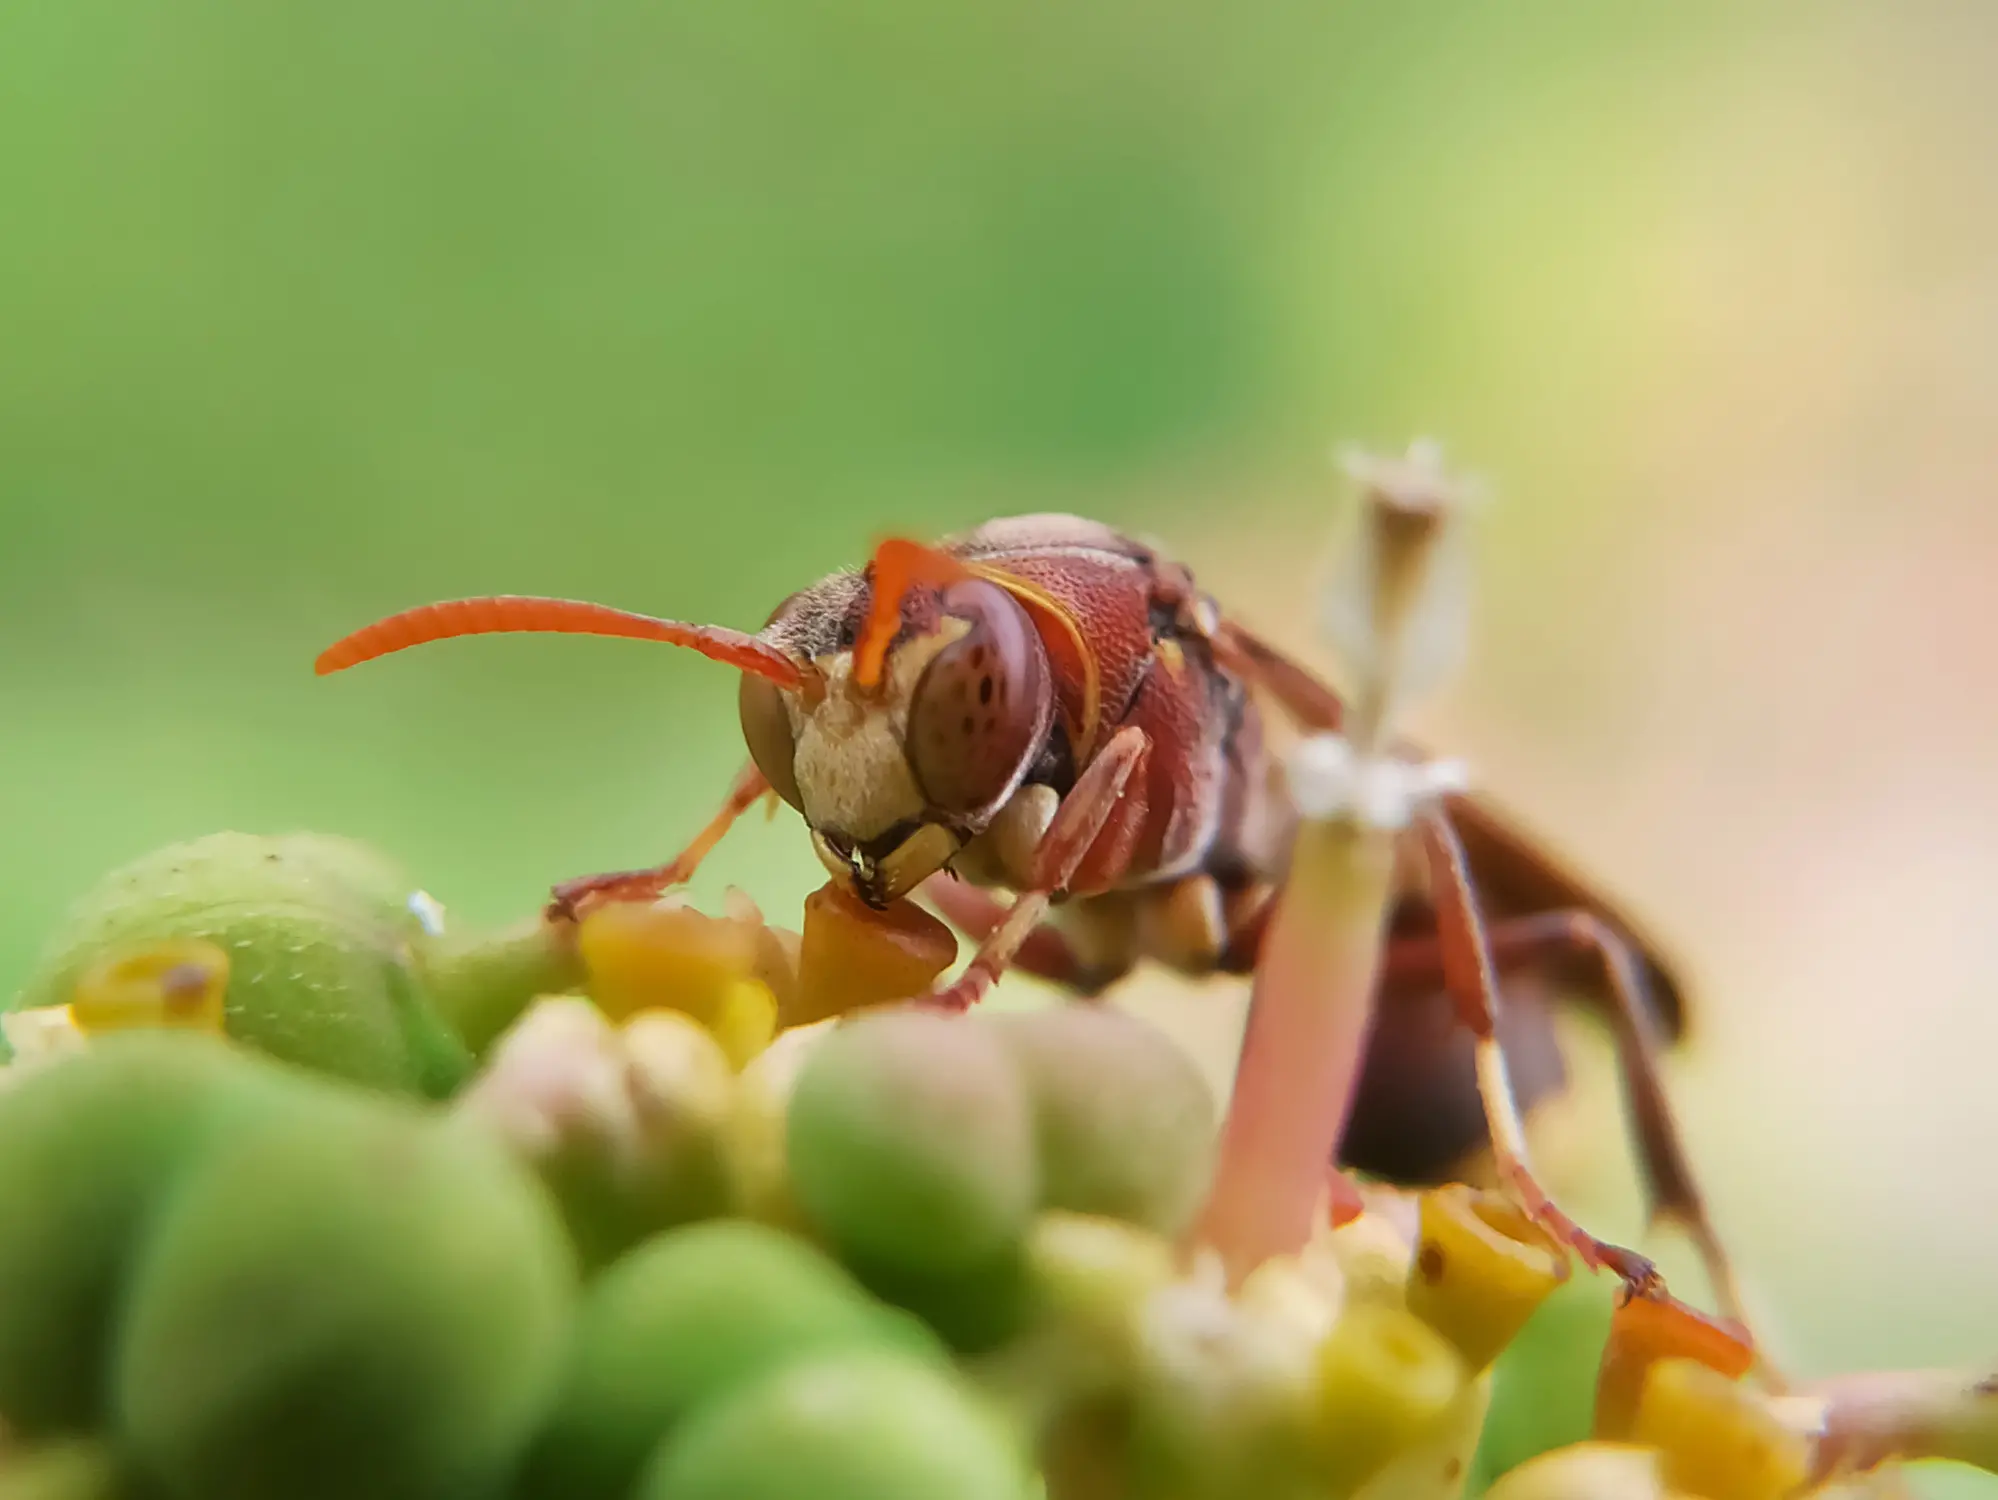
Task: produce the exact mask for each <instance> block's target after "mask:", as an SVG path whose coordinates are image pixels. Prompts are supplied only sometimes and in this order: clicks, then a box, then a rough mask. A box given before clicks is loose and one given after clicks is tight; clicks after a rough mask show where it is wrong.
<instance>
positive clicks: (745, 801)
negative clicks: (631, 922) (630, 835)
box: [548, 761, 770, 922]
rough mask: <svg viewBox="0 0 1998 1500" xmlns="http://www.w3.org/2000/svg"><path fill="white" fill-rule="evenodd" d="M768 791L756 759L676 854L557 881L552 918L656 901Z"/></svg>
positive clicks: (679, 882) (687, 877) (690, 876)
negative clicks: (643, 865) (606, 905)
mask: <svg viewBox="0 0 1998 1500" xmlns="http://www.w3.org/2000/svg"><path fill="white" fill-rule="evenodd" d="M769 791H770V783H769V782H767V781H765V780H764V779H763V773H762V772H761V771H759V770H757V769H756V765H755V762H753V761H752V762H751V763H750V764H748V765H746V766H744V767H743V768H742V770H741V771H739V772H738V773H737V774H736V778H735V784H734V785H733V786H731V787H730V788H729V791H728V800H727V801H725V802H724V803H722V805H721V809H720V811H718V812H717V813H716V814H715V815H714V816H713V817H712V818H710V819H709V820H708V825H707V827H705V828H703V829H702V830H701V831H700V832H699V833H698V834H696V835H695V836H694V841H693V842H692V843H690V844H688V845H687V847H686V848H684V849H682V850H681V851H680V852H679V853H678V854H676V855H674V856H673V858H672V859H670V860H668V861H667V862H666V863H665V864H663V865H655V866H653V868H651V869H649V870H620V871H617V872H615V873H613V874H609V875H588V876H585V877H584V878H583V879H581V880H571V881H569V882H567V883H566V884H563V885H558V886H556V887H555V893H554V899H553V900H552V901H550V902H549V904H548V919H549V920H550V921H552V922H569V921H574V920H575V918H576V917H577V916H578V915H579V914H580V913H581V911H582V909H583V907H584V906H585V905H590V906H596V905H600V904H602V903H603V902H607V901H656V900H657V899H658V898H659V897H660V896H661V895H663V894H664V893H665V892H666V891H668V890H670V889H672V888H673V887H674V886H676V885H685V884H686V883H687V882H688V881H689V880H691V879H693V878H694V871H695V870H697V869H699V868H700V865H701V861H702V860H704V859H706V858H707V857H708V853H709V851H710V850H712V849H713V848H714V847H715V845H716V844H719V843H720V842H721V841H722V835H724V834H726V833H727V832H728V831H729V829H730V828H731V827H733V826H734V824H735V820H736V819H737V818H739V817H741V816H742V815H743V814H744V813H746V812H748V811H749V809H750V808H752V807H754V806H755V805H756V802H757V799H758V798H760V797H763V796H765V795H767V794H768V793H769Z"/></svg>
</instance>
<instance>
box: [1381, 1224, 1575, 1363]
mask: <svg viewBox="0 0 1998 1500" xmlns="http://www.w3.org/2000/svg"><path fill="white" fill-rule="evenodd" d="M1567 1279H1568V1257H1567V1254H1566V1253H1565V1252H1564V1251H1563V1250H1562V1249H1561V1247H1560V1246H1559V1245H1558V1244H1557V1243H1556V1242H1555V1241H1554V1239H1553V1237H1552V1236H1551V1235H1549V1234H1547V1233H1546V1232H1545V1231H1544V1230H1542V1229H1540V1228H1539V1227H1538V1226H1536V1225H1535V1224H1534V1223H1533V1222H1532V1221H1531V1220H1530V1219H1528V1218H1527V1217H1526V1215H1525V1214H1524V1213H1522V1212H1521V1211H1520V1210H1519V1209H1518V1208H1517V1207H1516V1206H1514V1205H1513V1204H1512V1203H1511V1202H1510V1201H1508V1200H1507V1199H1505V1198H1502V1197H1500V1196H1498V1195H1497V1194H1495V1193H1484V1192H1479V1191H1478V1190H1476V1189H1474V1188H1467V1187H1445V1188H1437V1189H1435V1190H1433V1191H1431V1192H1428V1193H1425V1194H1423V1197H1422V1237H1421V1239H1420V1241H1419V1242H1418V1243H1417V1245H1416V1250H1415V1263H1414V1265H1413V1266H1412V1267H1410V1270H1409V1279H1408V1307H1409V1310H1410V1311H1411V1312H1413V1313H1415V1314H1416V1316H1418V1317H1420V1318H1421V1319H1422V1320H1423V1321H1425V1322H1426V1323H1428V1324H1429V1325H1430V1326H1431V1327H1432V1328H1435V1329H1436V1330H1437V1331H1438V1332H1439V1333H1441V1334H1443V1335H1444V1337H1446V1338H1448V1339H1449V1340H1450V1342H1451V1343H1452V1344H1453V1345H1455V1346H1456V1348H1457V1350H1458V1352H1459V1353H1461V1354H1462V1355H1463V1356H1464V1360H1465V1362H1466V1363H1467V1364H1468V1365H1469V1367H1470V1368H1471V1369H1472V1370H1473V1371H1478V1370H1482V1369H1484V1368H1485V1366H1487V1365H1489V1364H1490V1363H1491V1362H1492V1361H1493V1360H1494V1359H1495V1358H1497V1357H1498V1354H1499V1351H1500V1350H1502V1349H1504V1348H1505V1346H1506V1345H1507V1344H1509V1343H1511V1342H1512V1339H1513V1336H1514V1335H1515V1334H1517V1333H1518V1332H1519V1330H1520V1329H1521V1328H1522V1327H1523V1326H1525V1323H1526V1320H1527V1319H1528V1318H1530V1317H1531V1316H1532V1315H1533V1313H1534V1311H1535V1309H1537V1308H1538V1307H1539V1306H1540V1304H1541V1303H1542V1302H1544V1301H1546V1300H1547V1296H1548V1294H1549V1293H1551V1292H1552V1291H1553V1290H1554V1289H1555V1288H1556V1287H1558V1286H1559V1285H1561V1283H1562V1282H1564V1281H1566V1280H1567Z"/></svg>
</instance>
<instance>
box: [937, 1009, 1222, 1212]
mask: <svg viewBox="0 0 1998 1500" xmlns="http://www.w3.org/2000/svg"><path fill="white" fill-rule="evenodd" d="M977 1024H978V1025H981V1026H987V1027H990V1028H991V1029H992V1030H993V1031H995V1032H996V1033H997V1034H998V1035H999V1037H1000V1039H1001V1040H1002V1041H1004V1043H1005V1044H1006V1046H1007V1047H1008V1048H1009V1049H1010V1050H1011V1051H1012V1053H1013V1055H1014V1057H1015V1058H1016V1059H1017V1060H1018V1062H1019V1065H1020V1068H1021V1071H1022V1073H1023V1075H1024V1076H1025V1078H1026V1080H1027V1086H1028V1089H1029V1090H1030V1091H1031V1094H1032V1098H1033V1103H1034V1120H1035V1126H1036V1131H1037V1136H1038V1140H1039V1146H1040V1166H1041V1201H1042V1206H1043V1207H1046V1208H1057V1209H1067V1210H1069V1211H1071V1212H1074V1213H1080V1214H1099V1215H1102V1216H1104V1217H1107V1218H1113V1219H1123V1220H1126V1221H1127V1222H1129V1223H1132V1224H1137V1225H1139V1226H1141V1227H1143V1228H1146V1229H1151V1230H1155V1231H1156V1232H1158V1233H1159V1234H1162V1235H1166V1236H1168V1237H1174V1236H1177V1235H1178V1234H1180V1233H1181V1232H1182V1231H1183V1230H1184V1229H1185V1228H1186V1227H1187V1225H1189V1224H1190V1223H1191V1222H1192V1220H1193V1216H1194V1214H1195V1213H1196V1212H1198V1210H1199V1208H1200V1205H1201V1202H1202V1200H1203V1198H1204V1197H1205V1195H1206V1192H1207V1188H1208V1183H1209V1178H1210V1175H1211V1174H1212V1172H1213V1167H1214V1149H1215V1126H1216V1112H1215V1105H1214V1096H1213V1093H1212V1091H1211V1090H1210V1089H1209V1088H1208V1086H1207V1081H1206V1079H1205V1078H1204V1077H1203V1076H1202V1075H1201V1073H1200V1070H1199V1069H1198V1068H1197V1067H1195V1066H1194V1063H1193V1060H1192V1058H1190V1057H1189V1056H1188V1055H1187V1053H1186V1051H1185V1049H1184V1048H1182V1047H1181V1046H1179V1045H1178V1044H1177V1043H1175V1042H1174V1041H1173V1040H1172V1038H1170V1037H1168V1036H1167V1035H1166V1034H1165V1033H1164V1032H1162V1031H1160V1030H1159V1029H1158V1028H1157V1027H1156V1026H1153V1025H1151V1024H1149V1023H1148V1022H1146V1021H1143V1020H1141V1019H1139V1018H1138V1017H1136V1016H1132V1015H1128V1014H1126V1013H1125V1012H1123V1011H1118V1010H1114V1009H1111V1008H1109V1007H1107V1006H1097V1005H1063V1006H1057V1007H1054V1008H1051V1009H1047V1010H1037V1011H1016V1012H1011V1013H1002V1014H996V1015H992V1016H989V1017H981V1018H979V1020H978V1022H977Z"/></svg>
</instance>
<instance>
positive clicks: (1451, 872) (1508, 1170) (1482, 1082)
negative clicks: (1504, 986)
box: [1414, 811, 1663, 1294]
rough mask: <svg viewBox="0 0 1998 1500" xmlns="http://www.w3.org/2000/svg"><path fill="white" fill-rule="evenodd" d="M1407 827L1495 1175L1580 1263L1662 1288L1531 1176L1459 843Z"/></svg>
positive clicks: (1440, 822)
mask: <svg viewBox="0 0 1998 1500" xmlns="http://www.w3.org/2000/svg"><path fill="white" fill-rule="evenodd" d="M1414 831H1415V835H1416V837H1417V839H1418V840H1419V841H1420V845H1421V849H1422V852H1423V854H1424V856H1425V857H1426V859H1427V862H1428V866H1429V871H1430V880H1431V885H1432V887H1433V892H1434V898H1435V901H1436V918H1437V922H1436V937H1437V960H1438V966H1439V967H1440V968H1441V970H1442V973H1443V983H1444V986H1445V987H1446V988H1447V989H1448V990H1449V992H1450V996H1451V998H1452V999H1453V1000H1454V1001H1455V1002H1456V1004H1457V1010H1458V1014H1459V1015H1460V1016H1461V1017H1462V1019H1463V1021H1464V1023H1465V1024H1466V1025H1467V1026H1469V1027H1470V1028H1471V1033H1472V1035H1473V1037H1474V1038H1475V1052H1474V1061H1475V1063H1476V1067H1477V1079H1478V1095H1479V1097H1480V1099H1481V1100H1482V1101H1483V1103H1484V1107H1485V1122H1486V1127H1487V1129H1489V1130H1490V1132H1491V1148H1492V1163H1493V1166H1494V1168H1495V1169H1496V1171H1497V1173H1498V1177H1499V1180H1500V1181H1501V1182H1502V1183H1504V1184H1505V1185H1506V1187H1507V1188H1509V1189H1510V1190H1511V1191H1512V1193H1513V1194H1514V1196H1516V1197H1517V1198H1518V1199H1519V1201H1520V1205H1521V1207H1523V1208H1524V1209H1525V1210H1526V1212H1527V1213H1528V1214H1530V1215H1531V1216H1532V1217H1533V1218H1534V1219H1535V1220H1537V1221H1538V1222H1539V1223H1540V1224H1541V1225H1542V1226H1543V1227H1544V1228H1546V1229H1547V1230H1548V1231H1549V1232H1550V1233H1552V1234H1554V1235H1556V1236H1557V1237H1558V1238H1560V1239H1561V1240H1562V1241H1564V1242H1565V1243H1566V1244H1567V1245H1568V1246H1569V1247H1570V1248H1572V1249H1573V1250H1574V1251H1575V1253H1576V1254H1578V1255H1579V1256H1580V1257H1581V1258H1582V1261H1583V1263H1584V1264H1585V1265H1587V1266H1589V1267H1591V1268H1592V1269H1606V1270H1609V1271H1612V1272H1614V1273H1615V1274H1616V1275H1618V1276H1620V1277H1622V1278H1623V1281H1624V1283H1625V1284H1626V1285H1627V1286H1628V1287H1630V1288H1631V1290H1632V1291H1633V1292H1642V1293H1647V1294H1648V1293H1653V1292H1657V1291H1659V1290H1662V1285H1663V1283H1662V1278H1661V1277H1660V1276H1659V1274H1658V1268H1657V1267H1656V1266H1654V1265H1653V1264H1652V1263H1651V1262H1650V1261H1648V1260H1646V1259H1645V1258H1644V1257H1643V1256H1641V1255H1639V1254H1637V1253H1636V1252H1635V1251H1632V1250H1626V1249H1624V1248H1623V1247H1622V1246H1620V1245H1612V1244H1610V1243H1608V1242H1607V1241H1604V1240H1599V1239H1597V1238H1596V1237H1595V1236H1594V1235H1592V1234H1590V1233H1588V1232H1587V1231H1586V1230H1584V1229H1583V1228H1582V1227H1581V1225H1579V1224H1577V1223H1576V1222H1575V1221H1574V1220H1573V1219H1571V1218H1569V1217H1568V1215H1567V1214H1566V1213H1564V1212H1563V1211H1562V1209H1561V1207H1560V1205H1559V1204H1557V1203H1555V1202H1554V1200H1553V1198H1551V1197H1550V1196H1549V1195H1548V1193H1547V1190H1546V1189H1545V1188H1543V1187H1542V1186H1541V1185H1540V1181H1539V1179H1538V1178H1537V1177H1535V1176H1534V1173H1533V1167H1532V1164H1531V1162H1530V1161H1529V1159H1528V1156H1527V1150H1526V1130H1525V1127H1524V1125H1523V1124H1522V1123H1521V1121H1520V1117H1519V1107H1518V1105H1517V1103H1516V1102H1515V1100H1514V1098H1513V1093H1512V1082H1511V1079H1510V1077H1509V1076H1508V1072H1507V1068H1506V1054H1505V1049H1504V1047H1503V1046H1502V1045H1501V1044H1500V1042H1499V1037H1498V1025H1497V1021H1498V1010H1499V984H1498V969H1497V965H1496V963H1495V962H1494V960H1493V958H1492V950H1491V943H1490V940H1489V938H1488V937H1487V936H1486V933H1485V926H1484V920H1483V918H1482V917H1481V916H1480V915H1479V914H1478V908H1477V899H1476V896H1475V894H1474V892H1473V891H1472V889H1471V877H1470V870H1469V868H1468V866H1467V864H1466V862H1465V859H1464V850H1463V846H1462V845H1461V844H1459V843H1458V842H1457V835H1456V831H1455V830H1454V829H1452V828H1451V826H1450V823H1449V820H1448V818H1447V817H1445V816H1443V815H1442V814H1441V813H1438V812H1435V811H1431V812H1427V813H1424V814H1423V815H1422V816H1421V818H1420V819H1419V820H1418V822H1417V824H1416V827H1415V830H1414Z"/></svg>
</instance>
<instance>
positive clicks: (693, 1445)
mask: <svg viewBox="0 0 1998 1500" xmlns="http://www.w3.org/2000/svg"><path fill="white" fill-rule="evenodd" d="M1032 1484H1033V1481H1032V1479H1031V1477H1030V1475H1029V1473H1028V1471H1027V1468H1026V1465H1025V1463H1024V1461H1023V1459H1022V1456H1021V1455H1020V1453H1019V1452H1018V1450H1017V1448H1016V1446H1015V1444H1014V1443H1013V1442H1012V1441H1011V1439H1010V1438H1009V1435H1008V1434H1007V1433H1006V1432H1005V1430H1004V1429H1003V1428H1002V1427H1001V1426H1000V1425H999V1423H998V1422H997V1420H996V1418H995V1417H994V1416H993V1415H992V1414H991V1413H989V1412H987V1411H986V1410H985V1409H984V1408H982V1407H981V1406H979V1405H978V1404H977V1402H976V1400H975V1398H974V1397H973V1396H972V1395H971V1394H970V1393H969V1392H968V1391H967V1390H966V1389H965V1388H964V1387H963V1386H962V1385H961V1384H959V1382H958V1381H957V1380H956V1379H955V1378H954V1377H953V1376H952V1375H951V1374H950V1373H949V1372H946V1371H941V1370H937V1369H934V1368H931V1367H928V1366H925V1365H922V1364H918V1363H915V1362H913V1361H910V1360H908V1359H905V1358H896V1357H892V1356H887V1355H883V1354H879V1353H846V1354H834V1355H827V1356H824V1357H821V1358H817V1359H809V1360H803V1361H798V1362H794V1363H791V1364H787V1365H785V1366H784V1367H783V1368H781V1369H779V1370H777V1371H776V1372H775V1373H773V1374H771V1375H768V1376H766V1377H765V1378H764V1379H762V1380H760V1381H757V1382H755V1383H754V1384H752V1385H749V1386H745V1387H743V1388H742V1389H741V1390H739V1391H737V1392H736V1393H734V1394H733V1395H731V1396H728V1397H726V1398H724V1399H723V1400H721V1401H719V1402H717V1403H715V1404H713V1405H711V1406H707V1407H704V1408H702V1409H701V1410H700V1411H699V1412H698V1413H696V1414H695V1416H694V1417H693V1418H692V1419H691V1420H690V1421H689V1422H688V1423H687V1425H686V1427H685V1428H684V1429H682V1430H681V1431H680V1432H678V1433H676V1434H674V1435H672V1436H671V1437H669V1438H667V1440H666V1441H665V1443H664V1444H662V1445H661V1447H660V1449H659V1451H658V1453H657V1454H656V1455H654V1457H653V1460H652V1463H651V1465H650V1466H649V1468H648V1469H647V1471H646V1474H645V1478H644V1480H643V1481H642V1482H641V1484H640V1485H639V1487H638V1489H637V1491H636V1500H801V1497H804V1496H810V1497H811V1500H945V1497H948V1500H1027V1497H1028V1496H1030V1495H1031V1494H1032V1493H1033V1492H1034V1491H1033V1488H1032Z"/></svg>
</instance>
